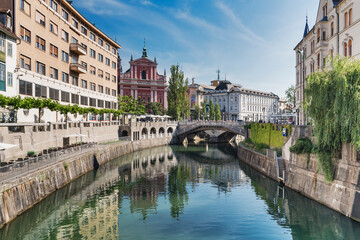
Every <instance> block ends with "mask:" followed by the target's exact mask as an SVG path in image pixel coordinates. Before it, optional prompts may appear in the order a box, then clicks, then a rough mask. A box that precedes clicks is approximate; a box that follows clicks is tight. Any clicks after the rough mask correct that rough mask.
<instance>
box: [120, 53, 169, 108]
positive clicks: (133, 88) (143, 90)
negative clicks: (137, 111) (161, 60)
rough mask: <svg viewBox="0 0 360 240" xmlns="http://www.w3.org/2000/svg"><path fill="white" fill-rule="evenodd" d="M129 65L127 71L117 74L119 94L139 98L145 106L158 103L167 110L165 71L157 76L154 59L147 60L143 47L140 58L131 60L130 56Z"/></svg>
mask: <svg viewBox="0 0 360 240" xmlns="http://www.w3.org/2000/svg"><path fill="white" fill-rule="evenodd" d="M129 63H130V68H129V70H127V71H126V72H125V73H119V74H120V77H119V86H118V92H119V94H120V95H121V96H125V95H127V96H133V97H134V98H135V99H138V98H140V99H141V101H142V102H143V103H145V104H148V103H151V102H159V103H161V105H162V107H163V108H167V93H166V87H167V85H166V71H164V75H160V74H158V72H157V65H158V64H157V62H156V58H154V61H151V60H150V59H148V56H147V52H146V48H145V46H144V49H143V55H142V57H141V58H138V59H136V60H133V58H132V56H131V60H130V62H129ZM119 67H120V68H121V66H119Z"/></svg>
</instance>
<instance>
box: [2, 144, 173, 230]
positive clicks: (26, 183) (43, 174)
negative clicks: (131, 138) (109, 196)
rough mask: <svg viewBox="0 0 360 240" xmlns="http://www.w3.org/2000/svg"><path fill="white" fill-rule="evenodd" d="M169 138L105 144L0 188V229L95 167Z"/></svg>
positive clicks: (153, 145) (154, 145)
mask: <svg viewBox="0 0 360 240" xmlns="http://www.w3.org/2000/svg"><path fill="white" fill-rule="evenodd" d="M170 140H171V138H157V139H149V140H141V141H136V142H121V143H115V144H111V145H105V146H102V147H99V148H97V149H95V150H94V151H91V152H87V153H84V154H82V155H79V156H76V157H73V158H71V159H68V160H66V161H64V162H61V163H58V164H55V165H53V166H50V167H48V168H45V169H42V170H38V171H36V172H33V173H31V174H30V175H28V176H26V177H22V178H20V179H17V180H14V181H13V182H11V183H8V184H5V185H2V186H1V187H0V227H2V226H3V225H4V224H6V223H8V222H10V221H11V220H12V219H14V218H15V217H16V216H17V215H20V214H21V213H22V212H24V211H26V210H27V209H29V208H31V207H32V206H33V205H35V204H36V203H38V202H40V201H41V200H42V199H44V198H46V197H47V196H48V195H49V194H51V193H52V192H54V191H56V190H57V189H59V188H61V187H63V186H65V185H66V184H68V183H70V182H71V181H73V180H74V179H76V178H78V177H80V176H81V175H83V174H85V173H87V172H89V171H91V170H93V169H94V168H95V167H96V166H98V165H101V164H103V163H105V162H108V161H110V160H112V159H114V158H117V157H119V156H122V155H124V154H127V153H131V152H134V151H138V150H142V149H146V148H152V147H157V146H162V145H167V144H169V142H170Z"/></svg>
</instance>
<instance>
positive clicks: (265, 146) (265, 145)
mask: <svg viewBox="0 0 360 240" xmlns="http://www.w3.org/2000/svg"><path fill="white" fill-rule="evenodd" d="M255 148H256V149H258V150H261V149H269V148H270V147H269V145H267V144H265V143H255Z"/></svg>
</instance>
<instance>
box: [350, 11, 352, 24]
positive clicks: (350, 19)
mask: <svg viewBox="0 0 360 240" xmlns="http://www.w3.org/2000/svg"><path fill="white" fill-rule="evenodd" d="M351 24H352V9H350V10H349V25H351Z"/></svg>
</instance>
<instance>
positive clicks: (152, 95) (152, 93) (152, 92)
mask: <svg viewBox="0 0 360 240" xmlns="http://www.w3.org/2000/svg"><path fill="white" fill-rule="evenodd" d="M150 100H151V101H150V102H153V101H154V91H153V90H151V99H150Z"/></svg>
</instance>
